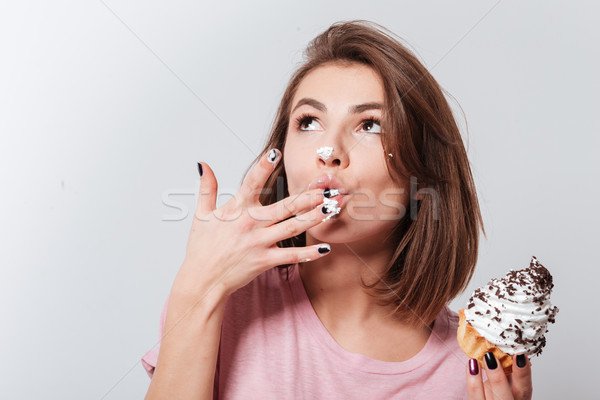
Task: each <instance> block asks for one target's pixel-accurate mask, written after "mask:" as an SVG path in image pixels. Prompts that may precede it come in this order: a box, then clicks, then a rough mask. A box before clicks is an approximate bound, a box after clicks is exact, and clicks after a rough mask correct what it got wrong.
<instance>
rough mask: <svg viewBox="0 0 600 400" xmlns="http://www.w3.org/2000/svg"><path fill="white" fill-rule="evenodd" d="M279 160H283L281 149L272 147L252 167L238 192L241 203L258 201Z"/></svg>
mask: <svg viewBox="0 0 600 400" xmlns="http://www.w3.org/2000/svg"><path fill="white" fill-rule="evenodd" d="M279 160H281V151H279V149H275V148H272V149H270V150H268V151H267V152H265V153H264V154H263V155H262V156H261V157H260V159H259V160H258V162H257V163H256V164H254V165H253V166H252V167H250V170H249V171H248V172H247V173H246V176H245V177H244V180H243V181H242V185H241V187H240V190H239V192H238V201H239V202H240V203H241V204H254V203H258V198H259V196H260V194H261V191H262V189H263V188H264V186H265V183H266V182H267V179H269V176H271V174H272V173H273V169H274V168H275V166H276V165H277V163H278V162H279Z"/></svg>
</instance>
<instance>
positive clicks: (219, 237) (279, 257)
mask: <svg viewBox="0 0 600 400" xmlns="http://www.w3.org/2000/svg"><path fill="white" fill-rule="evenodd" d="M280 160H281V152H280V151H279V150H276V149H275V150H273V151H271V152H267V153H265V154H264V155H263V157H261V159H260V161H258V162H257V163H256V164H255V165H253V166H252V167H251V169H250V170H249V171H248V173H247V175H246V176H245V177H244V180H243V182H242V185H241V187H240V190H239V191H238V193H237V194H236V195H235V196H234V197H232V198H231V199H230V200H229V201H228V202H227V203H226V204H224V205H223V206H222V207H219V208H216V198H217V188H218V184H217V180H216V178H215V175H214V174H213V171H212V169H211V168H210V167H209V166H208V164H206V163H202V166H201V169H202V176H201V185H200V196H199V200H198V203H197V208H196V211H195V215H194V219H193V222H192V226H191V231H190V234H189V239H188V243H187V248H186V256H185V260H184V262H183V264H182V266H181V268H180V269H179V271H178V273H177V276H176V278H175V281H174V283H173V288H172V291H173V293H175V294H176V295H177V296H178V298H179V299H182V298H183V299H187V300H192V299H194V302H199V301H201V299H202V298H203V297H204V296H206V295H209V292H212V293H211V294H210V298H211V299H212V300H211V304H212V303H214V302H215V301H216V302H221V300H222V299H223V298H227V297H228V296H229V295H230V294H231V293H233V292H234V291H236V290H237V289H239V288H241V287H243V286H245V285H246V284H248V283H249V282H250V281H252V280H253V279H254V278H255V277H256V276H258V275H260V274H261V273H262V272H264V271H266V270H268V269H269V268H273V267H275V266H277V265H281V264H288V263H289V264H293V263H296V262H301V261H302V260H305V259H315V258H318V257H323V256H325V255H326V254H327V253H328V251H329V250H330V248H329V246H328V245H325V246H323V245H322V244H321V245H313V246H308V247H289V248H280V247H278V246H277V242H278V241H281V240H284V239H286V238H290V237H293V236H296V235H298V234H300V233H302V232H304V231H306V230H307V229H309V228H311V227H313V226H315V225H318V224H320V223H322V220H323V219H324V218H325V217H326V216H327V215H329V214H325V213H324V212H323V210H322V208H323V207H322V204H323V197H324V196H323V189H312V190H308V191H305V192H303V193H301V194H298V195H292V196H289V197H287V198H285V199H282V200H281V201H278V202H276V203H274V204H271V205H266V206H263V205H261V204H260V202H259V195H260V194H261V190H262V189H263V186H264V185H265V183H266V181H267V179H268V178H269V176H270V175H271V174H272V172H273V170H274V168H275V165H276V164H277V163H278V162H279V161H280ZM334 199H335V197H334ZM324 223H327V222H324ZM319 248H321V252H322V253H321V252H319ZM187 300H185V301H186V302H187Z"/></svg>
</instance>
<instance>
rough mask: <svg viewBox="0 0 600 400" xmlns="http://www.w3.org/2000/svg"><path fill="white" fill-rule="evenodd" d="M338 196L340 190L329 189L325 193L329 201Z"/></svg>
mask: <svg viewBox="0 0 600 400" xmlns="http://www.w3.org/2000/svg"><path fill="white" fill-rule="evenodd" d="M338 194H340V190H339V189H330V188H327V189H325V190H324V191H323V197H327V198H328V199H329V198H331V197H335V196H337V195H338Z"/></svg>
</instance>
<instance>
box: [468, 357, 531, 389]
mask: <svg viewBox="0 0 600 400" xmlns="http://www.w3.org/2000/svg"><path fill="white" fill-rule="evenodd" d="M485 364H486V365H485V373H486V375H487V380H486V381H485V383H484V382H483V378H482V376H481V375H482V374H481V371H480V368H479V363H478V362H477V360H476V359H474V358H472V359H470V360H469V366H468V368H467V391H468V394H469V400H484V399H485V400H492V399H493V400H531V394H532V392H533V386H532V384H531V364H530V363H529V359H528V358H527V355H520V356H513V366H512V371H513V372H512V374H511V375H509V376H508V377H507V376H506V375H505V374H504V370H503V369H502V366H501V365H499V364H498V361H497V360H496V358H495V357H494V353H492V352H488V353H486V355H485Z"/></svg>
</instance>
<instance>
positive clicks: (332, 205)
mask: <svg viewBox="0 0 600 400" xmlns="http://www.w3.org/2000/svg"><path fill="white" fill-rule="evenodd" d="M334 190H336V189H334ZM338 204H339V202H338V201H337V200H334V199H328V198H327V197H323V207H325V210H326V212H327V213H328V214H329V215H328V216H327V217H325V218H323V222H325V221H327V220H329V219H330V218H332V217H333V216H334V215H337V214H339V213H340V211H342V208H341V207H339V206H338Z"/></svg>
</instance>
